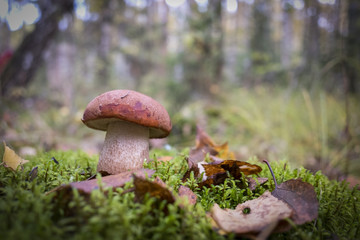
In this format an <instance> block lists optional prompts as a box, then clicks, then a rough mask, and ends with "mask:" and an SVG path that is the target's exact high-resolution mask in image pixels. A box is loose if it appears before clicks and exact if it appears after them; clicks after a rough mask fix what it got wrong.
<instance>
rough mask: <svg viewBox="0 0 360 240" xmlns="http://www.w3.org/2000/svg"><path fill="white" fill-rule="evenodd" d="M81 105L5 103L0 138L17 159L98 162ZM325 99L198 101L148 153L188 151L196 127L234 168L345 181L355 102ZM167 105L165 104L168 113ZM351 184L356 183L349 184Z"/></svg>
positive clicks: (358, 156)
mask: <svg viewBox="0 0 360 240" xmlns="http://www.w3.org/2000/svg"><path fill="white" fill-rule="evenodd" d="M86 104H87V103H85V102H81V103H79V104H77V105H76V106H72V107H68V106H64V105H62V104H61V103H58V102H56V101H53V100H51V99H42V98H41V97H29V98H22V99H20V101H6V100H5V101H3V103H2V106H1V112H0V114H1V115H2V119H3V120H2V121H1V123H0V124H1V125H0V136H1V139H2V141H6V143H7V144H8V145H10V146H11V147H12V148H14V149H15V150H17V151H18V152H19V153H20V155H23V156H26V155H33V154H36V152H38V151H49V150H82V151H84V152H86V153H88V154H90V155H93V154H98V153H99V151H100V150H101V147H102V143H103V141H104V137H105V133H104V132H101V131H95V130H92V129H89V128H87V127H86V126H85V125H84V124H83V123H82V122H81V117H82V114H83V111H84V109H85V107H86ZM345 104H346V103H345V100H344V98H343V97H338V96H335V95H331V94H328V93H325V92H320V91H318V92H313V93H310V92H308V91H306V90H299V91H293V92H290V91H288V90H284V89H269V88H266V87H257V88H254V89H252V90H249V89H243V88H238V89H232V90H228V91H226V94H225V93H224V94H221V95H219V96H218V97H216V99H212V100H211V101H208V100H204V99H199V100H194V101H191V102H189V103H186V104H185V105H183V106H182V107H181V108H177V109H171V108H170V109H168V111H169V114H170V117H171V120H172V123H173V130H172V133H171V134H170V136H169V137H168V138H167V139H165V140H153V141H152V142H151V145H152V147H153V148H162V147H164V146H166V147H167V148H175V149H179V150H181V149H182V148H184V147H189V146H192V144H193V142H194V139H195V134H196V127H197V126H200V127H201V128H203V129H204V130H205V131H206V132H208V133H209V134H210V135H211V136H213V138H214V140H215V142H217V143H218V144H221V143H224V142H228V145H229V148H230V149H231V151H233V152H234V153H235V156H236V158H237V159H239V160H246V159H249V158H250V157H254V156H256V157H257V158H259V159H264V158H266V159H269V160H276V159H287V160H288V161H289V162H291V163H292V164H294V165H295V166H305V167H307V168H308V169H311V170H313V171H316V170H322V171H323V172H324V173H325V174H326V175H327V176H329V177H330V178H331V179H339V180H342V179H344V178H345V177H346V175H347V173H349V174H350V175H351V176H352V177H351V178H353V177H354V178H358V177H360V176H359V173H360V112H359V111H358V109H360V102H359V99H356V98H355V97H349V98H348V109H346V107H345ZM167 105H168V104H167V103H165V106H167ZM351 181H355V182H357V180H356V179H355V180H354V179H353V180H351Z"/></svg>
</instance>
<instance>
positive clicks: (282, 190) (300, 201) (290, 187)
mask: <svg viewBox="0 0 360 240" xmlns="http://www.w3.org/2000/svg"><path fill="white" fill-rule="evenodd" d="M272 195H273V196H274V197H276V198H278V199H280V200H282V201H284V202H286V203H287V204H288V205H289V206H290V207H291V208H292V209H293V210H294V214H293V216H292V217H291V219H292V220H293V221H294V223H296V224H298V225H301V224H304V223H306V222H311V221H312V220H314V219H316V218H317V216H318V209H319V202H318V200H317V197H316V192H315V190H314V186H312V185H311V184H310V183H306V182H303V181H302V180H301V179H290V180H288V181H286V182H283V183H282V184H280V185H279V186H278V187H277V188H275V190H274V191H273V192H272Z"/></svg>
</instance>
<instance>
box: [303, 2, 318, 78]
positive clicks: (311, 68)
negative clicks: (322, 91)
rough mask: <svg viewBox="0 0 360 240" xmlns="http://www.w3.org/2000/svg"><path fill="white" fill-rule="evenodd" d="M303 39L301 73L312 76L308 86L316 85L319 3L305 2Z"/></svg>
mask: <svg viewBox="0 0 360 240" xmlns="http://www.w3.org/2000/svg"><path fill="white" fill-rule="evenodd" d="M304 11H305V20H304V25H305V26H304V39H303V61H304V63H303V64H304V66H303V70H302V71H303V73H306V74H310V75H311V76H313V77H312V78H311V79H310V81H312V82H309V84H316V83H317V82H318V81H319V80H320V79H319V76H318V75H317V74H318V72H319V64H320V29H319V25H318V21H319V16H320V3H319V2H318V1H313V0H306V1H305V8H304Z"/></svg>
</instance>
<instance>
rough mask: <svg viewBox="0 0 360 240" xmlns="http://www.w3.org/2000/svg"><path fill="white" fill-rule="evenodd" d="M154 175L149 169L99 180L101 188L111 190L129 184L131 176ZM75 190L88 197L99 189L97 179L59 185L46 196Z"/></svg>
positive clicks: (153, 171)
mask: <svg viewBox="0 0 360 240" xmlns="http://www.w3.org/2000/svg"><path fill="white" fill-rule="evenodd" d="M154 173H155V170H151V169H140V170H135V171H129V172H123V173H120V174H116V175H108V176H105V177H102V178H101V182H102V184H103V187H105V188H107V187H111V188H113V189H116V188H119V187H124V186H125V184H126V183H127V182H130V181H131V180H132V179H133V176H139V177H146V176H148V177H151V176H152V175H153V174H154ZM73 188H75V189H77V190H78V191H79V193H80V194H82V195H90V194H91V192H92V191H93V190H95V189H99V188H100V186H99V184H98V179H91V180H86V181H81V182H72V183H69V184H65V185H61V186H59V187H56V188H54V189H52V190H50V191H49V192H48V193H47V194H49V193H52V192H61V191H66V190H67V189H73Z"/></svg>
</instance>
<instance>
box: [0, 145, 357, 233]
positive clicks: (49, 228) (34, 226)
mask: <svg viewBox="0 0 360 240" xmlns="http://www.w3.org/2000/svg"><path fill="white" fill-rule="evenodd" d="M187 154H188V149H184V150H183V151H182V152H177V151H175V150H172V151H153V152H152V156H153V157H154V159H155V160H154V161H151V162H147V163H145V166H146V167H148V168H152V169H155V170H156V174H155V175H156V176H159V177H160V178H161V179H163V180H164V181H165V182H166V183H167V184H168V185H170V186H171V187H172V188H173V189H175V190H176V189H177V188H178V187H179V186H180V185H181V184H185V185H187V186H189V187H191V188H192V189H193V190H194V192H195V193H196V194H197V195H198V204H197V205H195V206H187V205H186V207H185V208H180V207H179V203H178V202H177V203H175V204H174V205H167V206H166V204H165V203H161V204H160V206H159V208H154V207H153V202H154V199H152V198H147V199H146V200H145V201H144V202H143V203H136V202H134V194H133V193H132V192H129V193H126V194H123V192H124V191H125V190H126V189H128V188H130V187H132V183H129V184H127V185H126V186H125V187H124V188H119V189H117V191H109V192H108V193H107V194H104V192H102V191H101V190H96V191H93V193H92V194H91V196H90V197H89V199H85V198H84V197H83V196H81V195H79V194H78V193H77V191H75V190H74V192H73V194H74V198H73V199H72V200H71V201H70V202H64V201H61V200H62V199H61V198H60V197H59V196H57V195H56V194H45V193H46V192H47V191H49V190H50V189H52V188H54V187H56V186H58V185H60V184H64V183H68V182H73V181H81V180H85V179H87V178H88V177H89V176H91V175H93V174H95V169H96V163H97V157H96V156H95V157H89V156H88V155H86V154H84V153H83V152H70V151H69V152H47V153H41V154H39V155H37V156H35V157H33V158H32V159H30V160H31V161H30V162H29V163H27V164H25V165H24V168H23V170H21V171H17V172H13V171H10V170H8V169H5V168H4V167H0V232H1V239H34V238H36V239H47V238H48V239H225V238H227V239H229V237H224V236H221V235H218V234H217V232H216V231H214V230H212V227H211V224H210V222H209V220H208V219H207V217H206V211H207V210H209V209H210V208H211V206H212V205H213V204H214V203H215V202H216V203H218V204H220V206H221V207H224V208H225V207H226V208H234V207H235V206H236V205H237V204H239V203H242V202H244V201H246V200H249V199H254V198H257V197H258V196H260V195H261V194H262V193H263V192H264V191H265V190H267V189H269V190H272V189H273V188H274V185H273V182H272V181H269V182H267V183H266V184H264V185H263V186H259V187H257V188H256V190H255V191H250V190H248V189H240V188H238V187H236V185H237V184H236V183H237V181H241V180H234V179H232V178H229V179H228V180H227V181H226V182H225V183H224V184H223V185H219V186H213V187H211V188H205V189H199V188H198V187H197V180H196V179H194V178H190V179H189V180H188V181H187V182H186V183H182V182H181V177H182V175H183V174H184V172H185V171H186V169H187V164H186V156H187ZM165 155H170V156H173V159H172V161H171V162H161V161H157V160H156V159H157V157H160V156H165ZM53 157H54V158H55V159H56V160H57V162H58V163H56V162H55V161H54V160H53ZM250 161H251V162H254V163H257V164H259V163H258V162H257V160H256V159H250ZM285 163H286V162H281V161H280V162H272V163H271V165H272V167H273V169H274V172H275V175H276V178H277V180H278V182H279V184H280V183H281V182H283V181H286V180H288V179H291V178H302V179H303V180H304V181H306V182H309V183H311V184H312V185H313V186H314V187H315V190H316V193H317V196H318V199H319V202H320V208H319V217H318V219H317V220H315V221H313V222H311V223H307V224H304V225H302V226H295V227H294V228H293V229H292V230H291V231H289V232H287V233H282V234H276V235H273V236H272V237H271V238H273V239H328V238H334V237H335V236H336V237H338V238H340V239H357V238H359V237H360V232H359V230H358V229H360V224H359V223H360V217H359V216H360V214H359V211H360V203H359V197H360V193H359V191H358V190H355V189H350V188H348V187H347V185H346V184H345V183H339V182H336V181H330V180H328V179H327V178H326V177H325V176H324V175H322V174H321V173H320V172H318V173H316V174H315V175H314V174H311V173H310V172H308V171H307V170H306V169H303V168H300V169H292V168H291V167H289V166H287V165H285ZM260 165H261V166H262V167H263V169H264V170H263V171H262V172H261V174H260V176H261V177H268V178H270V177H271V175H270V172H269V171H268V170H267V168H266V166H265V165H264V164H260ZM284 166H285V167H284ZM34 167H37V169H38V173H37V175H36V177H35V178H33V180H32V181H31V177H30V175H29V174H30V172H31V170H32V169H33V168H34ZM164 208H167V213H168V214H165V213H164V211H163V209H164ZM230 238H232V236H230Z"/></svg>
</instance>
